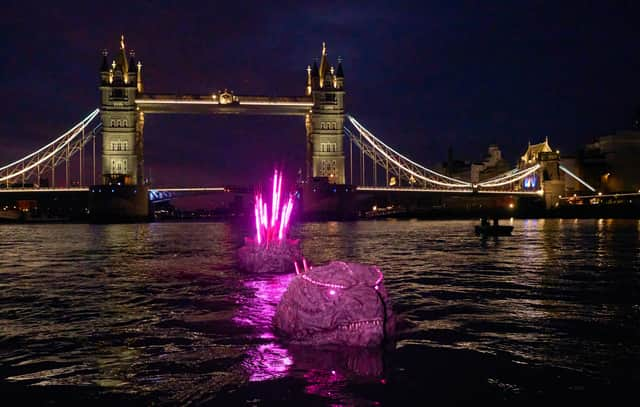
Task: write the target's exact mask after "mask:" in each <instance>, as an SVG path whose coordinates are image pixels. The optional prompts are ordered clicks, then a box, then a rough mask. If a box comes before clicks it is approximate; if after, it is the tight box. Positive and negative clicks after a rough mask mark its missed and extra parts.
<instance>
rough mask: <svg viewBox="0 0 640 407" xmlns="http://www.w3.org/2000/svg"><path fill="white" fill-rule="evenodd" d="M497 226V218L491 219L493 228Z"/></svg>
mask: <svg viewBox="0 0 640 407" xmlns="http://www.w3.org/2000/svg"><path fill="white" fill-rule="evenodd" d="M498 226H499V225H498V218H493V227H494V228H497V227H498Z"/></svg>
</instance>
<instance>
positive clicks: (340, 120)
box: [306, 43, 345, 184]
mask: <svg viewBox="0 0 640 407" xmlns="http://www.w3.org/2000/svg"><path fill="white" fill-rule="evenodd" d="M306 94H307V95H308V96H311V97H312V100H313V107H312V108H311V114H310V115H308V116H307V120H306V127H307V163H308V164H307V165H308V167H307V176H309V175H311V176H313V177H327V178H328V179H329V182H330V183H335V184H344V183H345V171H344V148H343V138H344V137H343V136H344V130H343V127H344V94H345V92H344V73H343V71H342V62H341V61H340V60H339V59H338V68H337V69H335V68H334V67H333V66H329V62H328V61H327V48H326V46H325V44H324V43H323V44H322V57H321V59H320V66H318V64H317V63H316V62H314V63H313V68H312V67H311V66H309V67H307V88H306Z"/></svg>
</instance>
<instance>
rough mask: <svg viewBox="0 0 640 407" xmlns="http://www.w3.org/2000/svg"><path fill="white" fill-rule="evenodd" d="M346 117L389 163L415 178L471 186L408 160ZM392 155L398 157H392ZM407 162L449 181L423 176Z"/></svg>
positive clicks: (446, 185)
mask: <svg viewBox="0 0 640 407" xmlns="http://www.w3.org/2000/svg"><path fill="white" fill-rule="evenodd" d="M346 117H347V118H348V119H349V121H350V122H351V124H353V126H354V127H355V128H356V129H357V130H358V132H359V133H360V135H361V136H362V137H364V138H365V139H366V141H367V142H368V143H369V145H371V146H373V148H374V149H375V150H376V151H377V152H378V153H380V154H381V155H382V156H383V157H385V158H386V159H387V160H389V161H390V162H391V163H393V164H394V165H396V166H397V167H399V168H401V169H402V170H403V171H405V172H406V173H408V174H411V175H412V176H414V177H415V178H418V179H421V180H423V181H425V182H427V183H430V184H436V185H440V186H443V187H449V188H465V187H466V188H468V187H471V183H470V182H466V181H462V180H459V179H455V178H451V177H448V176H446V175H444V174H440V173H438V172H436V171H433V170H431V169H429V168H426V167H423V166H422V165H420V164H418V163H416V162H414V161H412V160H410V159H409V158H407V157H405V156H403V155H402V154H400V153H398V152H397V151H395V150H394V149H392V148H391V147H389V146H388V145H386V144H385V143H383V142H382V141H380V139H378V138H377V137H375V136H374V135H373V134H372V133H371V132H369V131H368V130H367V129H366V128H365V127H364V126H362V125H361V124H360V123H359V122H358V121H357V120H356V119H355V118H354V117H353V116H350V115H346ZM381 146H382V147H381ZM393 155H395V156H396V157H398V159H396V158H394V157H393ZM407 164H409V165H412V166H414V167H416V168H417V169H420V170H422V171H424V172H426V173H429V174H431V175H434V176H436V177H438V178H441V179H445V180H447V181H450V182H444V181H439V180H437V179H433V178H428V177H426V176H424V175H422V174H419V173H418V172H416V171H414V170H412V169H411V168H409V167H408V165H407Z"/></svg>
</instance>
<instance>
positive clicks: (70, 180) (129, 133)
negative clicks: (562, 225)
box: [0, 36, 593, 219]
mask: <svg viewBox="0 0 640 407" xmlns="http://www.w3.org/2000/svg"><path fill="white" fill-rule="evenodd" d="M108 55H109V54H108V53H107V51H103V53H102V64H101V67H100V75H99V77H100V81H99V91H100V106H99V108H98V109H96V110H94V111H93V112H92V113H91V114H89V115H88V116H87V117H85V118H84V119H83V120H82V121H81V122H80V123H78V124H76V125H75V126H74V127H72V128H71V129H70V130H69V131H67V132H65V133H64V134H62V135H61V136H59V137H58V138H56V139H54V140H53V141H52V142H51V143H49V144H47V145H46V146H44V147H42V148H40V149H38V150H36V151H35V152H33V153H30V154H28V155H26V156H25V157H23V158H22V159H19V160H16V161H14V162H12V163H10V164H8V165H4V166H2V167H0V186H1V187H2V188H0V193H2V192H9V191H14V190H15V189H16V187H18V189H20V188H22V189H24V191H25V192H27V190H29V192H30V193H37V192H38V191H41V192H43V193H44V192H47V193H52V192H53V190H58V191H60V192H62V191H73V190H74V188H76V189H81V190H82V191H83V193H84V191H87V193H88V195H89V204H88V206H89V210H90V211H91V213H92V215H94V216H96V217H98V218H101V219H109V218H118V219H139V218H145V217H146V216H147V215H148V207H149V206H148V203H149V201H150V200H151V201H153V200H167V199H171V198H172V197H176V196H178V195H180V194H185V193H203V192H225V191H229V189H228V188H225V187H211V188H204V187H201V188H197V187H195V188H164V189H162V188H150V186H149V185H146V184H145V181H144V180H145V177H144V140H145V134H144V124H145V121H146V120H148V118H147V116H149V115H156V114H238V115H286V116H294V117H302V118H304V133H303V132H302V131H301V133H302V134H304V137H305V145H306V160H305V161H306V165H305V167H306V169H305V174H304V179H305V181H304V182H303V184H304V186H305V187H306V188H307V191H306V192H305V193H307V194H308V196H309V197H313V196H317V194H315V192H317V191H318V188H317V187H316V186H317V185H318V182H321V183H322V182H323V183H325V184H326V185H328V186H331V185H334V187H331V188H329V189H327V188H325V190H327V191H329V190H331V191H332V192H335V191H338V190H340V191H343V192H351V193H352V194H353V193H354V192H355V193H359V194H369V195H372V194H373V195H375V194H386V195H387V196H388V195H389V194H395V195H403V194H409V195H411V196H418V195H419V194H447V195H462V196H464V195H484V196H502V195H510V196H523V197H534V198H535V197H544V198H545V201H546V203H547V207H550V206H552V205H553V204H554V203H556V202H557V201H558V196H560V195H562V192H563V190H564V189H563V188H564V182H563V177H564V175H568V176H571V177H575V178H576V179H577V180H578V181H579V182H581V183H582V184H584V185H586V186H587V187H588V188H590V189H591V190H593V188H591V187H590V186H589V185H588V184H586V183H585V182H584V181H582V180H580V179H579V178H578V177H577V176H576V175H575V174H573V173H571V172H570V171H568V170H567V169H566V168H564V167H563V166H561V165H560V164H559V154H556V153H555V152H553V151H552V150H551V148H550V147H549V145H548V142H547V141H545V143H541V144H539V145H534V146H531V145H529V148H528V150H527V152H526V153H525V155H524V156H523V157H522V159H521V161H520V163H519V164H518V166H517V168H514V169H513V170H511V171H508V172H506V173H504V174H501V175H498V176H496V177H493V178H491V179H488V180H483V181H476V182H471V181H469V180H463V179H458V178H454V177H451V176H447V175H445V174H442V173H439V172H438V171H435V170H433V169H430V168H428V167H426V166H423V165H421V164H419V163H417V162H415V161H413V160H411V159H410V158H409V157H407V156H406V155H403V154H401V153H400V152H398V151H396V150H394V149H393V148H392V147H390V146H389V145H387V144H385V143H384V142H383V141H382V140H381V139H380V138H378V137H376V136H375V135H374V134H373V133H372V132H371V131H370V130H368V129H367V128H366V127H365V126H364V125H363V124H361V123H360V122H359V121H358V120H356V119H355V117H353V116H351V115H348V114H346V113H345V76H344V71H343V66H342V61H341V60H340V59H338V61H337V66H336V67H334V66H332V65H331V64H330V62H329V59H328V54H327V48H326V45H325V44H324V43H323V44H322V52H321V57H320V62H319V64H318V63H316V62H314V63H313V65H308V66H307V75H306V76H307V77H306V87H305V88H304V92H301V93H303V94H301V95H299V96H277V97H268V96H259V95H237V94H235V93H234V92H232V91H229V90H226V89H225V90H220V91H216V92H213V93H210V94H175V93H150V92H147V91H146V90H145V88H144V82H143V74H142V62H141V61H139V60H136V56H135V54H134V53H133V52H127V49H126V46H125V41H124V36H122V37H121V39H120V47H119V50H118V52H117V53H116V55H115V58H114V59H112V60H111V62H109V59H108ZM98 136H101V145H102V148H101V149H100V150H101V152H100V153H99V156H100V157H98V156H97V154H98V153H97V152H96V139H97V138H98ZM151 140H153V139H151ZM347 143H348V144H347ZM347 146H348V150H347V149H346V147H347ZM354 147H355V150H356V152H355V153H354ZM358 152H359V153H358ZM347 159H348V161H347ZM74 160H75V164H74ZM74 166H75V168H76V169H77V170H78V174H77V176H76V175H74V169H73V168H74ZM60 167H64V172H63V173H64V178H65V182H64V185H59V184H58V185H57V184H56V173H55V171H56V168H60ZM98 170H100V174H101V177H100V178H101V179H100V178H97V177H96V173H97V171H98ZM60 173H61V169H58V178H59V177H60ZM74 177H75V180H74ZM88 185H92V187H91V188H89V187H88ZM205 189H206V190H207V191H205ZM314 191H315V192H314ZM76 192H78V191H76ZM311 192H314V194H312V193H311ZM415 194H418V195H415ZM329 195H331V194H329ZM307 203H308V202H307Z"/></svg>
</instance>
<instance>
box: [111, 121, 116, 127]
mask: <svg viewBox="0 0 640 407" xmlns="http://www.w3.org/2000/svg"><path fill="white" fill-rule="evenodd" d="M111 127H116V121H115V120H113V119H111Z"/></svg>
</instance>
